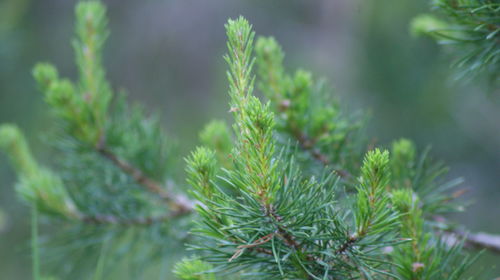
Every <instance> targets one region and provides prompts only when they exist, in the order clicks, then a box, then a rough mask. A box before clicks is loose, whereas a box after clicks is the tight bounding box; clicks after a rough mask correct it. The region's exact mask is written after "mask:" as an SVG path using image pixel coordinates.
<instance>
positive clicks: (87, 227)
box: [0, 1, 477, 280]
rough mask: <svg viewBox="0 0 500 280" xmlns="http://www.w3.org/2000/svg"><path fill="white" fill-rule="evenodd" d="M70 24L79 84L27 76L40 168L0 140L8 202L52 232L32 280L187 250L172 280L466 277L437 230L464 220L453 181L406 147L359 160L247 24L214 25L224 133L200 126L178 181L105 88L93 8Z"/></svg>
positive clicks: (157, 128)
mask: <svg viewBox="0 0 500 280" xmlns="http://www.w3.org/2000/svg"><path fill="white" fill-rule="evenodd" d="M76 19H77V23H76V39H75V40H74V42H73V46H74V49H75V53H76V61H77V65H78V70H79V78H78V80H77V81H70V80H68V79H65V78H61V77H59V75H58V73H57V70H56V69H55V67H53V66H52V65H50V64H48V63H41V64H38V65H36V66H35V68H34V71H33V74H34V77H35V79H36V81H37V82H38V85H39V88H40V90H41V91H42V92H43V93H44V96H45V100H46V102H47V104H48V106H49V107H50V109H51V111H52V113H53V118H54V123H55V125H54V128H53V130H52V131H50V132H49V133H48V134H49V135H48V136H47V139H49V141H50V144H51V145H52V146H53V148H54V154H55V157H54V158H55V160H54V162H52V168H48V167H45V166H42V165H41V164H40V163H38V162H37V161H36V160H35V159H34V157H33V156H32V155H31V152H30V151H29V148H28V145H27V143H26V141H25V139H24V137H23V135H22V133H21V132H20V131H19V129H18V128H17V127H16V126H15V125H12V124H4V125H2V126H1V127H0V147H1V148H2V149H3V150H4V151H5V152H6V153H7V154H8V155H9V157H10V158H11V160H12V163H13V166H14V167H15V169H16V171H17V173H18V174H19V183H18V184H17V186H16V190H17V192H18V194H19V196H20V197H21V198H22V199H23V201H25V202H26V203H27V204H28V205H30V206H31V207H33V209H34V215H35V214H36V215H38V214H40V215H41V217H43V221H44V223H48V224H51V225H54V226H56V228H57V230H56V231H55V232H54V231H48V232H46V233H44V234H43V237H44V239H42V241H41V242H38V243H37V242H36V240H37V239H36V237H37V232H36V231H34V240H35V242H34V248H35V249H37V248H38V247H41V248H42V249H43V250H42V252H41V254H43V255H44V256H46V257H44V258H43V262H42V269H41V270H42V274H43V275H49V274H54V275H60V276H61V277H62V278H61V279H68V278H67V277H69V276H70V275H72V276H74V277H77V278H81V279H89V278H91V277H94V279H99V278H102V277H105V278H106V279H111V278H113V277H116V278H119V279H124V278H126V277H125V276H124V275H123V273H122V274H120V273H119V272H116V271H119V270H120V269H118V268H120V267H123V265H124V264H125V265H126V266H127V267H128V268H129V269H130V271H132V273H131V274H129V275H128V276H129V277H130V278H131V279H141V278H144V277H147V276H146V274H145V273H146V272H145V271H146V270H147V268H148V267H151V266H154V265H157V264H158V263H159V264H160V265H161V266H164V265H165V261H166V259H167V258H176V257H179V259H180V256H177V255H176V254H175V253H173V252H174V251H175V249H176V248H177V247H176V246H178V245H177V244H182V243H186V244H187V246H188V247H189V248H190V249H192V251H190V252H194V254H191V256H189V257H187V258H184V259H182V260H181V261H179V262H178V263H177V264H176V265H175V266H174V274H175V275H176V277H178V278H179V279H183V280H194V279H202V280H215V279H465V278H464V277H465V276H464V275H465V274H464V272H465V271H466V269H467V267H468V266H469V265H470V264H471V263H472V260H473V259H474V258H473V256H474V255H475V254H472V256H471V255H470V254H469V253H468V252H466V251H464V250H463V245H464V242H463V240H462V238H463V236H462V235H461V236H456V235H452V234H451V233H450V232H452V231H453V229H452V228H451V227H450V226H449V225H448V224H447V223H446V222H435V217H436V215H442V214H444V213H447V212H451V211H457V210H460V209H461V205H460V204H459V203H457V202H456V201H455V198H456V197H457V196H458V194H459V193H457V192H450V189H452V188H455V187H456V186H457V185H458V184H459V183H460V180H452V181H446V180H445V179H444V175H445V174H446V171H447V170H446V168H444V167H443V165H442V164H440V163H436V162H434V161H433V160H432V159H430V157H429V156H428V152H429V151H428V150H424V151H423V152H422V153H420V155H419V152H418V151H417V149H416V147H415V146H414V144H413V143H412V142H411V141H409V140H406V139H401V140H397V141H395V142H394V143H393V144H392V147H391V149H390V152H389V150H388V149H385V148H384V147H378V148H374V147H370V148H369V145H368V144H367V143H368V141H366V140H365V136H363V134H362V133H361V132H360V131H361V127H362V126H363V125H364V121H363V119H362V118H359V117H355V116H350V115H348V114H346V113H345V112H342V111H341V110H340V106H339V105H338V103H337V101H335V100H330V98H329V96H330V93H329V91H328V88H327V87H325V86H324V83H323V82H321V81H319V82H316V81H315V80H314V79H313V77H312V75H311V74H310V73H309V72H306V71H304V70H298V71H296V72H295V73H294V74H293V75H290V74H288V73H287V71H286V70H285V69H284V67H283V59H284V54H283V51H282V48H281V47H280V46H279V45H278V43H277V42H276V41H275V40H274V39H273V38H258V39H257V40H256V42H254V39H255V33H254V31H253V30H252V26H251V25H250V24H249V23H248V21H247V20H246V19H244V18H243V17H239V18H237V19H235V20H229V21H228V22H227V24H226V26H225V28H226V32H227V39H228V43H227V47H228V50H227V51H228V52H227V55H226V56H225V60H226V62H227V64H228V69H229V70H228V73H227V77H228V81H229V98H230V103H229V111H230V112H231V114H232V116H233V118H234V124H233V125H232V127H233V131H231V130H230V129H229V127H230V126H229V125H228V124H226V123H225V122H222V121H213V122H210V123H209V124H208V125H207V126H206V127H205V129H203V131H202V132H201V133H200V142H201V144H202V145H201V146H199V147H197V148H196V149H195V150H194V151H193V152H192V153H191V154H190V155H189V156H188V157H187V158H186V160H185V166H186V168H185V169H186V170H185V171H186V178H187V183H188V184H185V183H184V181H185V180H186V179H183V178H182V176H179V173H181V172H180V171H179V170H178V166H180V165H182V164H181V161H179V160H178V158H179V155H176V154H175V153H174V149H173V144H172V141H171V140H170V138H169V137H168V136H167V135H166V133H165V132H164V131H163V130H162V129H161V125H160V123H159V121H158V118H157V117H155V116H148V115H146V114H145V113H144V110H143V109H141V107H139V106H137V105H133V106H129V105H128V104H127V102H126V99H125V96H123V95H117V94H115V93H114V91H113V89H112V87H111V86H110V85H109V83H108V82H107V81H106V78H105V71H104V68H103V67H102V61H101V52H102V48H103V46H104V43H105V41H106V38H107V36H108V30H107V27H106V25H107V20H106V15H105V8H104V6H103V5H102V4H101V3H100V2H96V1H88V2H82V3H80V4H78V6H77V8H76ZM254 49H255V56H254ZM254 68H257V69H256V70H257V71H256V73H257V76H255V75H254V71H253V70H254ZM255 85H257V88H258V89H260V90H261V91H262V92H263V93H264V95H265V96H266V98H267V100H268V101H262V100H261V99H259V98H258V97H256V95H255V91H256V89H255ZM176 168H177V169H176ZM179 177H180V178H179ZM187 193H189V194H187ZM188 195H189V196H188ZM35 217H36V216H35ZM33 226H34V227H35V228H37V224H36V223H35V224H34V225H33ZM450 236H454V238H450ZM450 240H451V241H450ZM465 241H466V242H469V240H467V239H466V240H465ZM475 245H477V244H475ZM33 257H34V259H35V261H38V259H39V258H40V256H39V255H38V250H34V253H33ZM37 267H38V266H35V268H37ZM55 268H57V269H55ZM39 277H40V276H39V273H38V272H37V273H35V278H37V279H40V278H39ZM149 277H150V276H149ZM160 277H162V276H161V275H160ZM154 278H155V279H156V278H158V275H156V276H155V277H154Z"/></svg>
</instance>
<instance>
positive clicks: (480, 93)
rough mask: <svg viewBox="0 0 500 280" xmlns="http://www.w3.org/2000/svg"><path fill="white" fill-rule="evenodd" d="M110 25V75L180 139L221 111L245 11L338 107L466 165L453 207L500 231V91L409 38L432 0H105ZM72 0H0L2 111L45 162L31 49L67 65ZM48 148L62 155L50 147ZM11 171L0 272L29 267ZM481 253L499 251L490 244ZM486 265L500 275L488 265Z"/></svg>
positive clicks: (376, 129) (5, 190)
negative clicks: (232, 30)
mask: <svg viewBox="0 0 500 280" xmlns="http://www.w3.org/2000/svg"><path fill="white" fill-rule="evenodd" d="M104 2H105V3H106V4H107V5H108V9H109V10H108V15H109V18H110V28H111V37H110V40H109V41H108V45H107V47H106V51H105V65H106V67H107V69H108V77H109V79H110V80H111V82H112V84H113V86H114V88H115V89H125V90H126V91H127V92H128V93H129V96H130V99H131V100H133V101H137V102H140V103H143V104H145V106H146V107H147V108H148V110H150V111H152V112H153V111H157V112H160V113H161V115H162V119H163V122H164V125H165V127H166V129H167V130H168V131H169V132H170V134H171V135H172V136H173V137H175V138H176V139H181V140H182V141H179V142H180V143H181V145H180V150H181V154H183V155H185V154H187V152H188V151H189V150H190V149H191V148H192V147H193V146H194V145H195V144H196V141H197V133H198V131H199V129H200V128H201V127H202V126H203V124H204V123H205V122H206V121H207V120H208V119H211V118H228V114H227V108H228V106H227V103H228V98H227V95H226V92H227V83H226V79H225V63H224V61H223V59H222V55H223V54H224V52H225V35H224V28H223V25H224V23H225V22H226V20H227V19H228V18H229V17H233V18H234V17H236V16H238V15H244V16H245V17H247V18H248V19H249V20H250V22H252V23H253V25H254V27H255V30H256V31H257V33H258V34H260V35H273V36H275V37H276V38H277V39H278V41H279V42H280V43H281V44H282V45H283V48H284V50H285V52H286V65H287V66H288V67H291V68H296V67H302V68H306V69H310V70H312V72H313V73H315V74H316V76H319V77H324V78H327V79H328V80H329V81H330V82H331V84H332V88H333V91H332V94H334V95H336V96H337V97H338V98H339V99H340V100H341V102H342V104H344V105H343V107H344V108H345V110H350V111H360V110H369V111H370V112H371V116H372V118H371V121H370V123H369V128H368V129H369V133H370V134H371V135H373V136H374V137H375V138H376V139H377V142H378V143H380V144H388V143H390V141H391V140H393V139H395V138H399V137H408V138H411V139H413V140H415V142H416V143H417V145H418V146H419V147H420V148H423V147H425V146H427V145H429V144H431V145H432V146H433V154H434V156H435V157H438V158H441V159H443V160H444V161H446V162H447V163H448V164H449V165H450V167H451V172H450V177H456V176H460V177H464V178H465V179H466V182H465V184H464V187H467V188H468V189H470V191H469V192H468V193H467V195H466V198H467V199H470V200H471V201H472V202H473V204H471V206H469V207H468V210H467V211H466V212H464V213H462V214H459V215H456V216H455V217H454V219H455V220H457V221H459V222H461V223H463V224H465V225H467V226H468V227H469V228H470V229H471V230H473V231H487V232H493V233H494V232H496V233H500V203H499V201H500V92H499V90H498V89H494V88H493V89H492V88H491V87H489V88H488V86H486V85H485V84H483V83H482V82H481V81H479V80H475V81H469V82H458V83H457V82H456V81H455V80H454V79H453V70H452V69H450V66H449V65H450V59H452V58H453V57H452V55H447V54H446V52H445V51H443V50H442V49H441V48H440V47H439V46H437V45H436V44H435V43H434V42H433V41H431V40H428V39H425V38H419V39H416V38H412V36H411V35H410V33H409V31H408V25H409V22H410V21H411V19H412V18H413V17H414V16H415V15H417V14H420V13H422V12H427V11H428V10H429V7H428V3H427V2H428V1H409V0H403V1H390V0H378V1H363V0H336V1H332V0H322V1H320V0H318V1H294V0H282V1H266V0H253V1H250V0H247V1H231V0H225V1H223V0H211V1H194V0H182V1H180V0H177V1H174V0H142V1H133V0H107V1H104ZM75 3H76V1H73V0H72V1H69V0H44V1H35V0H2V1H0V123H3V122H14V123H16V124H18V125H19V126H20V127H21V128H22V129H23V130H24V131H25V132H26V133H27V135H28V138H29V140H30V143H31V144H32V148H33V150H34V151H35V153H36V155H37V156H38V158H39V159H40V160H41V161H42V162H43V161H47V159H48V158H49V157H50V151H48V150H47V146H46V145H45V144H44V142H43V140H42V138H41V137H40V134H41V133H43V131H44V130H46V128H47V127H50V126H51V120H50V118H49V116H48V114H47V110H46V109H47V108H46V106H45V105H44V103H43V98H42V96H41V94H40V93H39V92H38V91H37V90H36V87H35V84H34V82H33V79H32V78H31V67H32V66H33V65H34V64H35V63H36V62H38V61H50V62H52V63H54V64H55V65H57V67H58V68H59V70H60V72H61V73H62V75H63V76H68V77H75V74H76V68H75V65H74V58H73V52H72V48H71V44H70V38H71V37H72V32H73V19H74V18H73V10H74V5H75ZM56 160H57V159H56ZM14 183H15V176H14V173H13V170H12V168H10V166H9V165H8V163H7V160H6V158H5V157H4V156H3V155H0V279H30V273H31V272H30V260H29V249H28V243H29V215H28V211H27V208H26V207H24V206H23V205H22V204H21V203H20V202H19V201H18V199H17V197H16V196H15V193H14V191H13V185H14ZM479 263H480V265H479V267H480V268H481V267H482V268H484V269H490V268H491V266H493V265H494V264H495V263H496V264H500V256H498V255H497V256H493V255H489V254H485V256H483V258H481V259H480V262H479ZM492 273H493V274H492V275H489V276H488V278H489V279H491V278H493V277H494V276H495V277H498V276H500V269H499V268H498V267H497V268H495V269H494V270H493V271H492Z"/></svg>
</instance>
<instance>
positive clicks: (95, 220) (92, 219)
mask: <svg viewBox="0 0 500 280" xmlns="http://www.w3.org/2000/svg"><path fill="white" fill-rule="evenodd" d="M171 217H172V215H162V216H157V217H154V216H148V217H138V218H121V217H117V216H113V215H95V216H83V217H81V218H80V220H81V221H83V222H85V223H88V224H93V225H104V224H106V225H120V226H150V225H152V224H156V223H161V222H164V221H166V220H168V219H169V218H171Z"/></svg>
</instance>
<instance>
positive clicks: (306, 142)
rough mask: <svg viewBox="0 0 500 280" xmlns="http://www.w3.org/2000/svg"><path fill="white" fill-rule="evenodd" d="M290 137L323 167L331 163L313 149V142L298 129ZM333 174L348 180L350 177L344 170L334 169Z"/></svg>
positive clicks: (316, 149) (318, 151)
mask: <svg viewBox="0 0 500 280" xmlns="http://www.w3.org/2000/svg"><path fill="white" fill-rule="evenodd" d="M292 135H293V137H295V139H296V140H297V141H298V143H299V146H300V147H301V148H302V149H303V150H304V151H307V152H309V153H310V154H311V156H312V157H313V158H314V159H316V160H317V161H319V162H320V163H321V164H323V165H324V166H330V165H331V162H330V160H329V159H328V157H327V156H326V155H325V154H323V153H322V152H321V151H320V150H319V149H318V148H316V147H314V144H315V141H314V139H311V138H310V137H309V136H308V135H307V134H306V133H304V132H303V131H300V130H298V129H293V130H292ZM335 172H336V173H337V174H338V175H339V176H340V177H342V178H350V177H352V175H351V174H350V173H349V171H347V170H344V169H335Z"/></svg>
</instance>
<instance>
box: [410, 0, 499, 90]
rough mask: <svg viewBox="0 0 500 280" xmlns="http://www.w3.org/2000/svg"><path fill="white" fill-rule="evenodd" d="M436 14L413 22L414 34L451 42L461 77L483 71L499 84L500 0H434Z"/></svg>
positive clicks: (494, 82)
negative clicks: (499, 0)
mask: <svg viewBox="0 0 500 280" xmlns="http://www.w3.org/2000/svg"><path fill="white" fill-rule="evenodd" d="M432 3H433V4H432V8H433V12H434V14H433V15H428V14H425V15H420V16H418V17H416V18H415V19H414V20H413V22H412V31H413V33H414V34H417V35H419V34H425V35H429V36H431V37H433V38H434V39H436V40H437V41H439V42H440V43H441V44H443V45H450V46H451V48H452V49H453V51H454V53H455V56H458V57H459V58H458V59H456V61H455V62H454V65H455V66H456V67H457V68H458V70H459V71H460V76H459V79H464V78H467V79H468V78H470V77H469V76H470V75H471V74H473V75H475V74H480V73H481V74H484V75H486V76H488V77H489V78H490V81H491V82H492V83H493V84H494V86H495V87H496V86H500V83H499V82H500V3H499V2H498V1H497V0H435V1H433V2H432Z"/></svg>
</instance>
